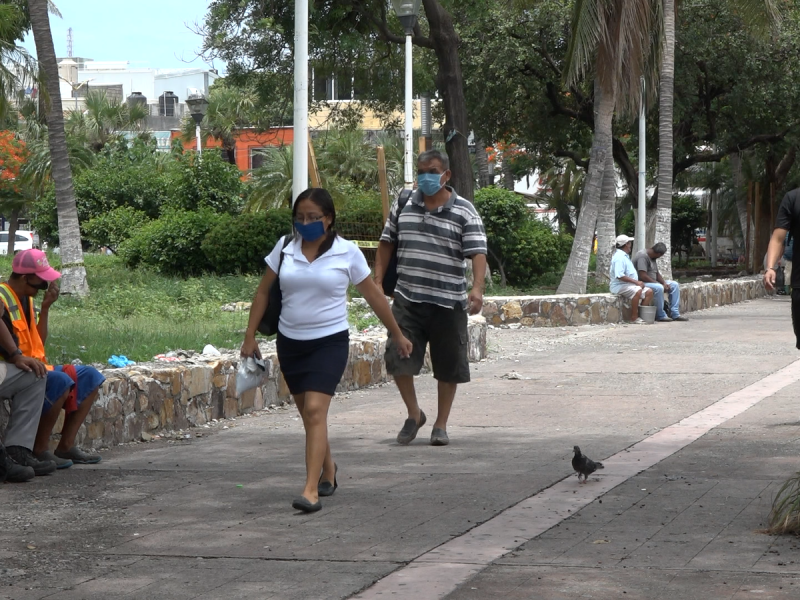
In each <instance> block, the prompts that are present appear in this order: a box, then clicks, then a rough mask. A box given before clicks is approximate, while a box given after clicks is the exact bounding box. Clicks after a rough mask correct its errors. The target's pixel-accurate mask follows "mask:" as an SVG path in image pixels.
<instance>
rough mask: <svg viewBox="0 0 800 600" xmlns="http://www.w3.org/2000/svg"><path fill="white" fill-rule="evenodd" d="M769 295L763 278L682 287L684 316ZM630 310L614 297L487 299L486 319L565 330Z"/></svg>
mask: <svg viewBox="0 0 800 600" xmlns="http://www.w3.org/2000/svg"><path fill="white" fill-rule="evenodd" d="M764 295H765V290H764V284H763V282H762V279H761V277H742V278H739V279H726V280H721V281H712V282H695V283H683V284H681V302H680V310H681V314H683V313H689V312H692V311H695V310H702V309H704V308H713V307H714V306H722V305H724V304H733V303H736V302H743V301H745V300H754V299H756V298H761V297H763V296H764ZM629 311H630V308H629V306H627V305H625V304H624V303H623V299H622V298H620V297H619V296H616V295H614V294H587V295H582V296H572V295H563V294H562V295H553V296H512V297H504V298H503V297H487V298H485V299H484V303H483V316H484V317H485V318H486V320H487V322H488V323H489V324H490V325H494V326H504V325H510V324H519V325H521V326H524V327H563V326H566V325H599V324H602V323H620V322H622V321H623V320H625V318H626V317H628V316H629Z"/></svg>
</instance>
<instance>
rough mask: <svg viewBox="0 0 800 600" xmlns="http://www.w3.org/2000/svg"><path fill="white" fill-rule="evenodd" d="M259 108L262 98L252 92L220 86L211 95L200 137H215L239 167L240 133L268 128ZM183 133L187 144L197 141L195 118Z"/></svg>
mask: <svg viewBox="0 0 800 600" xmlns="http://www.w3.org/2000/svg"><path fill="white" fill-rule="evenodd" d="M257 106H258V94H257V93H256V92H255V91H254V90H252V89H250V88H238V87H234V86H230V85H225V84H219V83H218V84H216V85H214V86H213V87H212V88H211V90H210V91H209V93H208V111H207V112H206V115H205V117H203V121H202V122H201V123H200V133H201V136H202V137H203V139H205V138H207V137H212V138H214V139H215V140H219V142H220V143H221V144H222V149H223V150H224V151H225V159H226V160H227V161H228V162H229V163H230V164H232V165H235V164H236V135H235V134H236V130H237V129H242V128H244V127H257V128H258V127H263V126H268V123H266V119H265V117H264V116H263V115H262V114H261V113H260V112H259V110H258V109H257ZM181 132H182V137H183V139H184V140H185V141H194V139H195V122H194V120H193V119H192V118H190V117H187V118H185V119H184V120H183V123H182V124H181Z"/></svg>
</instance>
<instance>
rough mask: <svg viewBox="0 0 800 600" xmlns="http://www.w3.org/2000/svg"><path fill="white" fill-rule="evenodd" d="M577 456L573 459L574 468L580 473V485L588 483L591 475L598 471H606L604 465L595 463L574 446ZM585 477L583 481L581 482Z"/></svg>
mask: <svg viewBox="0 0 800 600" xmlns="http://www.w3.org/2000/svg"><path fill="white" fill-rule="evenodd" d="M573 450H575V456H573V457H572V468H573V469H575V471H576V472H577V473H578V483H586V480H587V479H588V478H589V475H591V474H592V473H594V472H595V471H596V470H597V469H604V468H605V467H604V466H603V463H601V462H595V461H593V460H592V459H591V458H589V457H588V456H586V455H584V454H581V449H580V448H579V447H578V446H574V447H573ZM581 475H583V481H581Z"/></svg>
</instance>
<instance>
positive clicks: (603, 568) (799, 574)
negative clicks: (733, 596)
mask: <svg viewBox="0 0 800 600" xmlns="http://www.w3.org/2000/svg"><path fill="white" fill-rule="evenodd" d="M492 566H495V567H514V568H520V567H521V568H532V569H552V570H554V571H560V570H567V571H576V570H586V571H607V570H616V571H620V572H621V571H649V572H658V573H676V574H680V573H716V574H723V575H724V574H730V575H731V576H734V575H741V574H747V575H778V576H780V577H791V578H793V579H794V578H797V579H800V571H794V572H790V573H781V572H779V571H766V570H763V569H735V570H734V569H710V568H708V567H703V568H696V569H693V568H691V567H650V566H647V567H642V566H637V565H632V566H624V565H607V564H603V565H599V566H595V565H565V564H553V563H534V562H531V563H524V564H521V563H518V562H516V563H515V562H504V561H495V562H493V563H492Z"/></svg>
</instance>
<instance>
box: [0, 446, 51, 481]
mask: <svg viewBox="0 0 800 600" xmlns="http://www.w3.org/2000/svg"><path fill="white" fill-rule="evenodd" d="M6 452H8V456H9V457H10V458H11V460H13V461H14V462H15V463H17V464H18V465H20V466H21V467H31V468H32V469H33V472H34V473H36V474H37V475H49V474H50V473H52V472H54V471H55V470H56V463H54V462H51V461H49V460H47V461H45V460H39V459H38V458H36V457H35V456H34V455H33V452H31V451H30V450H28V449H27V448H23V447H22V446H9V447H8V448H6Z"/></svg>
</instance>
